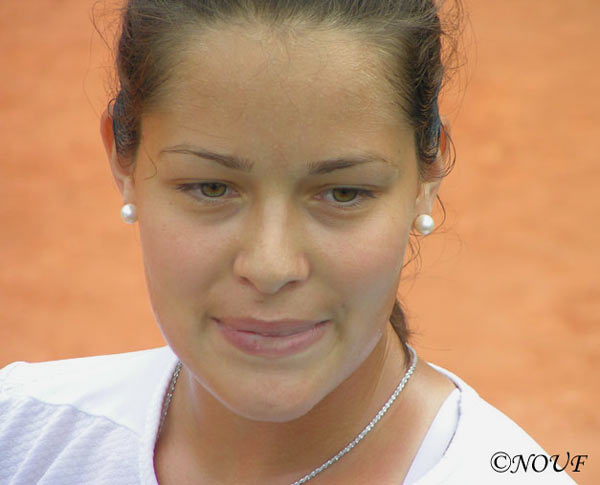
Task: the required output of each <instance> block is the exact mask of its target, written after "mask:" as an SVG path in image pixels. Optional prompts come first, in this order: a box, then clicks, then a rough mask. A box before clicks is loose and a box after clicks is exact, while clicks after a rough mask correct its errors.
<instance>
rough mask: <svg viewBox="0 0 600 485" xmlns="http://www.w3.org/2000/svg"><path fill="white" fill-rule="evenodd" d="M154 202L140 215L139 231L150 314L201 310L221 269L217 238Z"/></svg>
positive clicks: (196, 222)
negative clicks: (149, 301)
mask: <svg viewBox="0 0 600 485" xmlns="http://www.w3.org/2000/svg"><path fill="white" fill-rule="evenodd" d="M169 207H170V206H169V204H161V202H160V201H156V202H153V201H151V202H149V203H147V204H146V205H145V206H144V207H143V208H142V210H141V211H140V219H139V227H140V239H141V246H142V253H143V258H144V268H145V271H146V280H147V285H148V290H149V293H150V297H151V302H152V306H153V308H154V309H155V312H157V311H158V313H161V314H164V315H167V314H168V315H169V316H170V315H171V314H173V315H181V316H183V315H184V313H183V312H184V311H186V310H187V311H188V312H189V309H190V304H191V305H192V307H195V308H198V309H202V308H203V306H204V303H205V301H204V300H205V298H206V296H207V295H208V292H209V287H210V285H211V282H214V281H216V280H217V279H218V275H217V272H218V271H223V269H224V267H226V264H224V262H223V256H222V255H221V252H222V251H223V248H224V247H225V245H224V244H223V235H221V234H219V233H218V231H217V230H215V228H214V227H203V226H202V225H201V223H200V221H199V220H191V219H190V218H189V217H184V216H183V215H182V214H181V213H178V212H177V211H175V210H170V209H169ZM192 222H193V223H192Z"/></svg>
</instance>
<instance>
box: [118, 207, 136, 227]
mask: <svg viewBox="0 0 600 485" xmlns="http://www.w3.org/2000/svg"><path fill="white" fill-rule="evenodd" d="M121 219H123V222H126V223H127V224H133V223H134V222H135V221H137V207H136V206H135V204H125V205H124V206H123V207H121Z"/></svg>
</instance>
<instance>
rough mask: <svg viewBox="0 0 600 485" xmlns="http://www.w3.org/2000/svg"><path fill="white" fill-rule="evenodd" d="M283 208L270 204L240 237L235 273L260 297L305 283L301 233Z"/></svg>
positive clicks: (304, 262)
mask: <svg viewBox="0 0 600 485" xmlns="http://www.w3.org/2000/svg"><path fill="white" fill-rule="evenodd" d="M292 219H293V218H292V217H291V214H290V213H289V211H288V210H287V209H286V207H285V204H283V203H281V204H277V203H275V204H272V205H271V206H268V207H267V204H265V205H264V206H263V208H262V209H261V210H259V211H257V214H256V217H249V220H248V221H247V222H248V223H247V224H246V225H245V230H244V232H243V234H242V235H241V238H240V240H241V243H240V250H239V251H238V254H237V255H236V258H235V263H234V273H235V275H236V277H238V278H240V279H241V280H242V282H243V283H244V284H249V285H252V286H254V287H255V289H256V290H257V291H259V292H260V293H263V294H275V293H277V292H278V291H280V290H281V289H282V288H283V287H285V286H286V285H288V284H289V285H293V284H295V283H298V282H301V281H304V280H306V278H307V277H308V274H309V265H308V261H307V259H306V255H305V254H304V252H303V249H302V238H301V237H300V234H301V229H300V228H299V227H298V226H297V225H296V224H294V221H293V220H292Z"/></svg>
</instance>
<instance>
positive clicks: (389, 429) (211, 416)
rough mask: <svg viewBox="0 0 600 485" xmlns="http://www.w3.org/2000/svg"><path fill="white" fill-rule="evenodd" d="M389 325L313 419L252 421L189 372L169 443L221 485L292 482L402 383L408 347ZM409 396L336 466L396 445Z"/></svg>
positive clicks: (344, 440) (180, 387) (170, 420)
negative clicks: (394, 439)
mask: <svg viewBox="0 0 600 485" xmlns="http://www.w3.org/2000/svg"><path fill="white" fill-rule="evenodd" d="M388 327H389V328H388V330H387V332H386V333H384V335H383V336H382V338H381V339H380V340H379V342H378V343H377V344H376V346H375V348H374V350H373V351H372V352H371V354H370V355H369V356H368V357H367V359H366V360H365V361H364V362H363V363H362V364H361V365H360V366H359V368H358V369H357V370H356V371H355V372H354V373H352V375H351V376H350V377H348V378H347V379H346V380H345V381H344V382H342V384H340V385H339V386H338V387H337V388H336V389H335V390H334V391H332V392H331V393H329V394H328V395H327V396H326V397H325V398H324V399H323V400H321V401H320V402H319V403H318V404H317V405H316V406H315V407H314V408H313V409H311V411H309V412H308V413H307V414H305V415H303V416H301V417H300V418H297V419H295V420H292V421H288V422H284V423H273V422H262V421H253V420H250V419H247V418H244V417H241V416H239V415H237V414H235V413H233V412H232V411H231V410H229V409H228V408H226V407H225V406H224V405H223V404H222V403H220V402H219V401H218V400H216V399H215V398H214V397H213V396H212V395H211V394H210V393H209V392H208V391H206V389H204V388H203V387H202V386H201V385H200V384H199V383H198V382H197V381H196V380H195V379H194V377H193V376H192V375H190V374H189V373H188V372H187V369H185V367H184V368H183V369H182V372H181V375H180V377H179V381H178V383H177V389H176V391H175V393H174V396H173V400H172V403H171V409H170V410H169V414H168V417H167V422H166V424H165V432H166V433H165V437H164V438H165V439H169V438H171V439H173V440H174V441H175V440H176V441H177V442H178V443H179V444H178V445H177V449H180V450H182V451H183V452H184V453H186V454H189V455H188V458H189V461H193V462H194V463H195V464H196V465H197V470H202V472H201V473H202V475H203V476H205V477H212V479H213V480H215V482H218V483H260V482H263V483H265V482H266V483H286V482H287V483H291V482H293V481H295V480H297V479H299V478H300V477H302V476H304V474H306V473H308V472H310V471H312V470H313V469H315V468H316V467H317V466H319V465H321V464H322V463H324V462H325V461H327V460H328V459H329V458H331V457H333V456H334V455H335V454H337V453H338V452H339V451H340V450H341V449H342V448H344V447H345V446H346V445H347V444H348V442H350V441H351V440H353V439H354V438H355V437H356V436H357V435H358V433H360V431H361V430H362V429H363V428H364V427H365V426H366V425H367V424H368V423H369V422H370V421H371V420H372V419H373V417H375V415H376V414H377V413H378V412H379V411H380V410H381V407H382V406H383V404H384V403H385V402H386V401H387V400H388V398H389V397H390V395H391V394H392V393H393V392H394V390H395V389H396V387H397V386H398V384H399V383H400V381H401V379H402V377H403V376H404V374H405V372H406V370H407V369H408V367H409V366H410V362H406V361H405V357H404V353H403V351H402V347H401V344H400V342H399V340H398V338H397V336H396V334H395V333H394V331H393V329H391V327H390V326H388ZM409 384H410V381H409V383H408V384H407V387H408V386H409ZM405 396H406V393H404V392H402V393H400V394H399V395H398V398H397V399H396V401H395V402H394V404H393V405H392V406H391V407H390V409H389V410H388V411H387V413H386V414H385V416H384V417H383V418H382V419H381V420H380V421H379V422H378V423H377V425H376V426H375V427H374V428H373V430H372V431H371V432H370V433H369V436H368V437H366V438H365V439H364V440H363V441H361V442H360V443H359V444H358V445H357V446H356V449H355V450H352V451H351V452H350V453H349V454H348V455H347V456H344V458H342V459H341V460H340V462H339V463H336V464H335V468H336V469H338V470H341V469H342V468H343V467H344V466H350V465H351V464H352V463H353V462H355V461H356V460H357V459H360V457H361V456H366V457H369V456H370V457H373V456H378V455H373V451H374V450H375V451H376V450H377V447H378V446H384V444H385V443H387V442H388V441H389V440H390V433H391V434H393V435H394V436H397V432H398V427H397V426H396V424H397V421H398V418H399V417H401V416H402V414H403V413H402V410H403V408H405V406H406V403H405V402H403V401H404V400H405V399H403V397H405ZM391 423H394V426H390V424H391ZM175 437H176V438H175ZM351 455H352V456H351ZM371 459H372V458H371ZM197 475H198V473H195V476H197ZM232 477H235V480H232Z"/></svg>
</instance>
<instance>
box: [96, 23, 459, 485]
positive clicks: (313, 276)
mask: <svg viewBox="0 0 600 485" xmlns="http://www.w3.org/2000/svg"><path fill="white" fill-rule="evenodd" d="M186 46H187V49H186V50H185V52H184V53H182V59H181V60H182V62H181V63H180V64H178V68H177V69H178V70H179V71H178V72H177V74H178V75H176V76H174V77H173V79H175V81H173V82H171V83H169V84H168V85H167V87H166V90H165V93H163V96H162V98H161V100H160V102H159V103H158V104H157V105H155V106H154V107H153V109H152V110H149V111H148V112H146V113H145V114H144V116H143V118H142V130H141V133H142V141H141V146H140V149H139V151H138V154H137V157H136V159H135V163H134V164H133V166H132V167H131V168H129V169H125V168H123V167H122V166H121V165H120V164H119V163H118V157H117V154H116V150H115V145H114V139H113V134H112V120H111V118H110V115H109V113H108V112H105V113H104V115H103V118H102V122H101V132H102V137H103V140H104V144H105V147H106V150H107V154H108V158H109V161H110V166H111V169H112V172H113V175H114V177H115V181H116V183H117V186H118V187H119V190H120V192H121V194H122V196H123V202H124V203H130V202H131V203H134V204H136V205H137V209H138V214H139V230H140V241H141V245H142V251H143V256H144V265H145V271H146V278H147V283H148V289H149V294H150V300H151V304H152V308H153V311H154V314H155V316H156V319H157V322H158V324H159V326H160V328H161V331H162V333H163V335H164V337H165V339H166V341H167V342H168V344H169V345H170V346H171V348H172V349H173V351H174V352H175V353H176V354H177V356H178V357H179V358H180V360H181V361H182V362H183V364H184V366H183V369H182V373H181V375H180V377H179V381H178V384H177V388H176V391H175V393H174V396H173V400H172V403H171V406H170V410H169V414H168V419H167V421H166V426H165V429H164V432H163V433H162V434H161V437H160V439H159V440H158V442H157V444H156V450H155V469H156V473H157V477H158V478H159V481H160V483H161V484H164V483H180V484H181V483H228V484H233V483H240V484H241V483H244V484H253V483H256V484H258V483H290V482H293V481H294V480H297V479H298V478H300V477H301V476H303V475H304V474H306V473H308V472H310V471H311V470H313V469H314V468H316V467H317V466H318V465H320V464H321V463H323V462H324V461H325V460H327V459H328V458H329V457H331V456H333V455H334V454H336V453H337V452H338V451H339V450H340V449H341V448H343V447H344V446H345V445H346V444H347V443H348V442H349V441H350V440H351V439H353V438H354V437H355V436H356V435H357V434H358V433H359V432H360V431H361V430H362V428H363V427H364V426H365V425H366V424H367V423H368V422H369V421H370V420H371V419H372V417H373V416H374V415H375V414H376V413H377V411H378V410H379V409H380V408H381V406H382V405H383V403H384V402H385V401H386V400H387V399H388V398H389V396H390V395H391V393H392V392H393V391H394V389H395V388H396V386H397V385H398V383H399V382H400V380H401V377H402V376H403V374H404V372H405V371H406V369H407V368H408V366H409V364H410V363H407V362H405V359H404V355H403V353H402V350H401V346H400V343H399V340H398V338H397V336H396V334H395V333H394V331H393V329H392V327H391V323H390V322H389V320H388V317H389V315H390V313H391V310H392V307H393V303H394V299H395V297H396V293H397V291H398V285H399V282H400V276H401V270H402V265H403V262H404V255H405V250H406V247H407V243H408V237H409V231H410V228H411V225H412V222H413V220H414V218H415V217H416V215H418V214H429V213H430V211H431V207H432V204H433V201H434V198H435V196H436V194H437V191H438V189H439V185H440V181H439V180H435V181H424V180H420V179H419V175H418V171H417V159H416V154H415V146H414V140H413V133H412V131H411V129H410V126H409V125H408V123H407V122H406V121H404V120H403V119H402V118H401V117H400V116H399V114H398V113H397V112H396V111H394V110H393V108H392V106H391V104H390V96H391V93H390V92H389V91H388V89H387V86H386V85H385V83H383V82H382V81H380V78H381V76H378V71H377V67H378V60H377V58H376V57H375V54H374V53H372V52H370V51H369V50H368V48H366V47H364V44H361V43H360V42H357V41H356V39H354V38H353V37H351V36H350V35H347V34H344V33H340V32H338V33H333V32H330V33H318V34H314V33H313V34H311V35H310V36H307V37H303V36H299V37H297V38H295V39H293V40H291V39H287V40H282V39H281V38H278V37H276V36H274V35H270V34H269V33H268V32H266V31H264V30H261V29H259V28H253V29H242V28H240V27H236V28H228V29H223V30H221V31H219V32H218V33H210V34H207V35H206V36H205V37H203V38H202V39H197V38H195V37H193V36H190V37H189V39H188V42H187V43H186ZM202 46H204V47H205V48H203V47H202ZM182 144H185V145H186V146H187V147H188V148H190V147H194V148H198V149H199V148H200V147H201V148H203V149H207V150H210V151H213V152H218V153H221V154H229V155H236V156H238V157H244V158H246V159H249V160H251V161H252V162H253V164H254V166H253V169H252V172H251V173H245V172H241V171H237V170H233V169H229V168H225V167H222V166H220V165H218V164H216V163H213V162H210V161H207V160H205V159H203V158H200V157H198V156H195V155H192V154H189V153H172V152H167V153H165V152H163V153H161V151H162V150H164V149H165V148H167V147H173V146H180V145H182ZM367 152H369V153H376V154H378V155H379V156H381V157H383V158H385V159H386V160H388V161H390V163H389V164H386V163H380V162H377V163H367V164H363V165H360V166H355V167H351V168H345V169H340V170H336V171H333V172H331V173H329V174H324V175H317V176H308V175H307V168H306V164H307V163H308V162H312V161H321V160H326V159H330V158H341V157H348V156H355V155H362V154H364V153H367ZM200 182H205V183H206V182H218V183H224V184H226V185H227V187H228V188H227V189H226V190H224V188H223V187H222V186H216V187H215V186H212V187H210V186H209V187H207V186H204V192H202V189H201V188H200V187H196V188H195V189H194V191H192V192H182V191H180V190H177V186H178V185H180V184H182V183H200ZM336 187H337V188H340V187H352V188H363V189H369V190H373V192H374V194H375V195H376V196H377V197H376V198H369V197H366V196H365V197H363V198H364V203H363V204H362V205H361V206H359V207H358V208H353V209H348V210H344V209H341V208H340V206H342V205H349V204H350V203H352V202H355V201H356V200H357V199H361V195H360V194H359V193H356V192H346V193H344V192H343V191H341V192H340V191H339V190H332V189H334V188H336ZM211 195H212V196H214V197H217V198H218V197H220V199H218V200H219V201H221V202H220V203H219V204H217V205H207V204H203V203H202V202H201V201H200V200H201V199H202V197H203V196H204V198H205V199H207V198H208V197H210V196H211ZM213 200H214V199H213ZM226 316H230V317H232V316H253V317H255V318H263V319H266V320H272V319H278V318H285V317H288V318H298V319H309V320H323V319H331V320H332V323H333V324H332V325H331V326H330V328H329V330H328V332H327V333H326V335H325V336H324V338H322V339H321V340H320V341H319V342H317V343H316V344H315V345H313V346H312V347H310V348H309V349H307V350H305V351H303V352H301V353H299V354H295V355H291V356H285V357H278V358H265V357H256V356H250V355H248V354H245V353H243V352H241V351H240V350H238V349H236V348H234V347H232V346H231V345H230V344H229V343H227V342H226V341H225V340H224V339H223V338H222V336H221V335H220V334H219V332H218V331H217V330H216V329H215V326H214V325H213V324H212V323H211V320H210V318H211V317H217V318H218V317H226ZM453 388H454V385H453V384H452V383H451V382H450V381H449V380H448V379H447V378H445V377H442V376H441V374H439V373H437V372H435V371H433V370H432V369H431V368H430V367H429V366H426V365H424V364H423V362H420V363H419V365H418V367H417V371H416V372H415V374H414V375H413V377H412V378H411V380H410V381H409V384H408V385H407V386H406V388H405V390H404V391H403V392H402V393H401V394H400V397H399V398H398V399H397V401H396V402H395V404H394V406H392V407H391V408H390V411H389V412H388V413H387V414H386V415H385V417H384V419H383V420H382V422H385V423H386V424H385V425H383V424H379V425H378V426H377V427H376V428H375V429H374V430H373V431H372V432H371V433H370V434H369V435H368V437H367V438H365V440H364V441H363V442H361V444H360V445H359V446H357V447H356V448H355V450H353V451H352V452H351V453H349V454H348V455H347V456H346V457H344V458H343V459H342V460H341V461H340V462H339V463H338V464H336V465H335V466H333V467H331V468H330V469H328V470H326V471H325V472H323V473H322V474H320V475H318V476H317V477H316V478H315V479H314V480H312V483H319V481H321V482H322V481H325V482H326V483H348V480H349V479H351V480H354V481H353V482H352V483H367V482H369V479H373V477H375V476H378V477H379V480H380V481H379V482H378V483H387V481H388V480H390V483H391V481H393V480H398V479H399V478H401V477H403V476H404V474H405V473H406V471H407V470H408V466H409V465H410V462H411V460H412V457H413V456H414V454H415V453H416V451H417V449H418V446H419V444H420V442H421V440H422V439H423V437H424V434H425V433H426V431H427V428H428V426H429V424H430V423H431V420H432V419H433V417H434V416H435V413H436V412H437V409H438V408H439V406H440V404H441V403H442V402H443V400H444V398H445V397H446V396H447V394H448V393H449V392H450V391H451V390H452V389H453ZM399 436H402V437H403V438H402V439H398V437H399ZM365 463H369V464H370V465H369V466H365ZM361 476H362V477H364V482H361V481H360V477H361ZM357 480H358V481H357ZM344 481H345V482H344ZM371 483H372V482H371ZM395 483H400V482H398V481H396V482H395Z"/></svg>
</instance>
